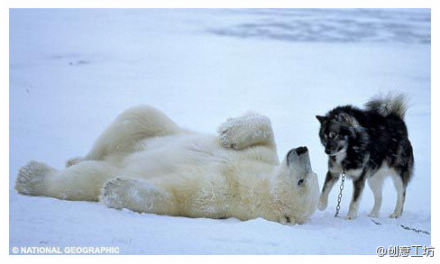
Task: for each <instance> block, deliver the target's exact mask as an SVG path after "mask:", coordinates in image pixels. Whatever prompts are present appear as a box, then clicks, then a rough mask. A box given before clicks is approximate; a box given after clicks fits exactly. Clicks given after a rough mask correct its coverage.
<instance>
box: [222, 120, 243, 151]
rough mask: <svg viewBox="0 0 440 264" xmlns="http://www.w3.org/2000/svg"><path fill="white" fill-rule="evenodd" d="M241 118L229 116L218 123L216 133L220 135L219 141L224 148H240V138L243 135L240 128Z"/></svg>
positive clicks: (241, 124)
mask: <svg viewBox="0 0 440 264" xmlns="http://www.w3.org/2000/svg"><path fill="white" fill-rule="evenodd" d="M244 122H245V121H244V120H243V118H229V119H228V120H226V122H224V123H223V124H221V125H220V127H219V128H218V130H217V131H218V133H219V135H220V143H221V145H222V146H223V147H225V148H231V149H241V148H242V146H241V143H242V142H240V139H241V137H242V136H243V135H242V132H243V131H242V130H243V125H244Z"/></svg>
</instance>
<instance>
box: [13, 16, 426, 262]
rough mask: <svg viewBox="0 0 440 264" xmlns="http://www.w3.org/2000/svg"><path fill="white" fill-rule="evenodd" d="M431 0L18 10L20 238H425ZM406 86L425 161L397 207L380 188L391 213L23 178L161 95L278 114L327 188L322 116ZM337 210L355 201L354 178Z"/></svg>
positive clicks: (231, 247) (324, 241) (266, 246)
mask: <svg viewBox="0 0 440 264" xmlns="http://www.w3.org/2000/svg"><path fill="white" fill-rule="evenodd" d="M430 55H431V54H430V11H429V10H421V9H419V10H414V9H413V10H403V9H401V10H269V9H259V10H240V9H237V10H204V9H201V10H191V9H190V10H170V9H162V10H129V9H122V10H99V9H98V10H75V9H73V10H62V9H59V10H56V9H54V10H44V9H42V10H26V9H24V10H11V11H10V177H9V179H10V185H9V186H10V247H11V248H12V247H14V246H119V247H120V252H121V253H123V254H375V252H376V248H377V247H378V246H385V247H388V246H390V245H401V246H404V245H407V246H410V245H430V243H431V237H430V235H426V234H423V233H416V232H413V231H410V230H404V229H403V228H402V227H401V226H400V225H401V224H402V225H406V226H410V227H413V228H417V229H423V230H426V231H430V229H431V220H430V219H431V210H430V208H431V201H430V195H431V187H430V178H431V170H430V166H431V156H430V152H431V147H430V144H431V140H430V137H431V135H430V128H431V124H430V118H431V111H430V107H431V103H430ZM388 91H402V92H405V93H406V94H407V95H408V97H409V98H410V108H409V110H408V113H407V117H406V121H407V125H408V128H409V134H410V140H411V141H412V144H413V147H414V152H415V159H416V162H415V165H416V170H415V175H414V179H413V181H412V182H411V183H410V185H409V188H408V193H407V202H406V208H405V211H404V214H403V216H402V218H400V219H397V220H396V219H389V218H388V215H389V214H390V213H391V212H392V210H393V208H394V203H395V199H396V197H395V196H396V195H395V191H394V188H393V186H392V183H391V181H387V182H386V184H385V188H384V190H385V191H384V204H383V207H382V210H381V212H382V213H381V216H380V218H378V219H375V221H376V222H377V223H380V224H377V223H374V222H373V221H372V220H371V219H370V218H368V217H367V214H368V212H369V210H370V209H371V207H372V205H373V197H372V194H371V191H370V190H369V187H368V186H367V187H366V189H365V192H364V195H363V198H362V202H361V208H360V217H359V218H358V219H356V220H354V221H347V220H345V219H343V217H341V218H334V217H333V214H334V206H335V205H336V196H337V188H335V189H334V190H333V192H332V193H331V195H330V198H329V207H328V208H327V210H326V211H324V212H320V211H317V212H316V213H315V214H314V215H313V216H312V218H311V219H310V221H309V222H307V223H305V224H303V225H295V226H285V225H281V224H278V223H274V222H269V221H266V220H264V219H255V220H250V221H246V222H242V221H239V220H237V219H225V220H215V219H191V218H184V217H168V216H157V215H150V214H138V213H134V212H131V211H128V210H122V211H118V210H113V209H109V208H106V207H104V206H103V205H101V204H99V203H90V202H69V201H61V200H56V199H52V198H43V197H28V196H23V195H19V194H17V193H16V191H15V190H14V188H13V186H14V182H15V178H16V175H17V172H18V169H19V168H20V166H23V165H24V164H26V162H27V161H29V160H39V161H44V162H47V163H49V164H51V165H52V166H54V167H57V168H62V167H63V166H64V162H65V160H67V159H68V158H70V157H72V156H78V155H83V154H85V153H86V152H87V151H88V149H89V148H90V147H91V144H92V143H93V141H94V139H95V138H96V137H97V135H98V134H99V133H100V132H101V131H102V130H103V128H104V127H105V126H106V125H107V124H108V123H109V122H110V121H111V120H112V119H113V118H114V117H115V116H116V115H117V114H118V113H119V112H121V111H122V110H123V109H125V108H127V107H129V106H132V105H136V104H150V105H153V106H155V107H157V108H159V109H161V110H163V111H164V112H165V113H167V114H168V115H169V116H170V117H171V118H172V119H174V120H175V121H176V122H177V123H179V124H181V125H182V126H184V127H188V128H191V129H194V130H198V131H201V132H211V133H215V130H216V128H217V126H218V125H219V124H220V123H221V122H222V121H223V120H224V119H225V118H227V117H231V116H236V115H239V114H242V113H244V112H246V111H248V110H254V111H258V112H261V113H264V114H266V115H268V116H269V117H270V118H271V120H272V123H273V127H274V130H275V134H276V141H277V143H278V153H279V155H280V156H281V157H282V156H284V155H285V154H286V152H287V151H288V150H289V149H290V148H292V147H296V146H300V145H307V146H308V147H309V150H310V152H311V160H312V167H313V169H314V171H315V172H317V173H318V174H319V182H320V185H321V186H322V183H323V181H324V176H325V173H326V167H327V160H326V156H325V154H324V151H323V147H322V146H321V145H320V141H319V138H318V129H319V123H318V121H317V120H316V119H315V115H316V114H324V113H325V112H326V111H328V110H329V109H331V108H332V107H334V106H336V105H341V104H354V105H357V106H362V104H363V103H365V102H366V100H367V99H368V98H370V97H371V96H373V95H376V94H378V93H387V92H388ZM345 187H346V188H345V190H344V196H343V201H342V209H341V215H342V216H344V215H345V214H346V212H347V210H348V203H349V201H350V196H351V191H352V188H351V183H350V182H347V184H346V186H345Z"/></svg>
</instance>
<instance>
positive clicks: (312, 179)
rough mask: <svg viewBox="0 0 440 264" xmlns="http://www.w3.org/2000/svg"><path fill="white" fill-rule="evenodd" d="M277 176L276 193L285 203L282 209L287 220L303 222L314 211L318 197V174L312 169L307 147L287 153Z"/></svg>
mask: <svg viewBox="0 0 440 264" xmlns="http://www.w3.org/2000/svg"><path fill="white" fill-rule="evenodd" d="M277 178H278V181H277V193H278V194H279V195H280V197H279V199H280V200H281V201H282V203H283V204H284V205H285V206H284V208H283V209H282V210H283V211H284V212H283V213H284V214H285V215H286V218H287V222H289V221H292V222H293V221H295V222H296V223H303V222H304V221H305V220H307V218H308V217H309V216H310V215H312V214H313V213H314V212H315V210H316V208H317V205H318V199H319V185H318V176H317V175H316V173H314V172H313V171H312V167H311V164H310V157H309V152H308V149H307V147H298V148H294V149H291V150H290V151H289V152H288V153H287V155H286V157H285V159H284V161H283V162H282V163H281V165H280V170H279V174H278V177H277ZM291 218H293V219H291Z"/></svg>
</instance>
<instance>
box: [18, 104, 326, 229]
mask: <svg viewBox="0 0 440 264" xmlns="http://www.w3.org/2000/svg"><path fill="white" fill-rule="evenodd" d="M218 132H219V135H217V136H214V135H204V134H200V133H195V132H191V131H188V130H185V129H182V128H180V127H179V126H177V125H176V124H175V123H174V122H173V121H171V120H170V119H169V118H168V117H167V116H165V115H164V114H163V113H161V112H160V111H158V110H156V109H154V108H152V107H149V106H138V107H134V108H131V109H128V110H127V111H125V112H123V113H122V114H120V115H119V116H118V117H117V119H116V120H115V121H114V122H113V123H112V124H111V125H110V126H109V127H108V128H107V129H106V130H105V131H104V133H103V134H102V135H101V136H100V137H99V138H98V139H97V141H96V142H95V144H94V146H93V148H92V150H91V151H90V152H89V153H88V154H87V155H86V156H85V157H83V158H75V159H71V160H69V161H68V162H67V163H66V166H67V167H66V168H65V169H64V170H55V169H53V168H51V167H49V166H48V165H46V164H44V163H40V162H35V161H31V162H29V163H28V164H27V165H26V166H24V167H22V168H21V169H20V171H19V174H18V177H17V181H16V189H17V191H18V192H20V193H23V194H28V195H42V196H50V197H56V198H59V199H65V200H86V201H98V200H99V201H101V202H103V203H104V204H105V205H107V206H108V207H113V208H129V209H131V210H134V211H138V212H147V213H155V214H166V215H180V216H189V217H210V218H225V217H237V218H239V219H242V220H247V219H252V218H256V217H263V218H265V219H268V220H271V221H277V222H281V223H303V222H304V221H305V220H306V219H307V218H308V217H309V216H310V215H311V214H312V213H313V212H314V211H315V209H316V207H317V201H318V197H319V187H318V181H317V176H316V174H315V173H313V171H312V170H311V167H310V160H309V155H308V152H307V148H305V147H300V148H297V149H292V150H291V151H289V153H288V154H287V155H286V158H285V159H284V160H283V161H282V162H281V163H280V162H279V161H278V157H277V154H276V147H275V142H274V138H273V131H272V128H271V124H270V120H269V119H268V118H267V117H264V116H261V115H258V114H254V113H250V114H247V115H244V116H241V117H238V118H232V119H228V120H227V121H226V122H225V123H224V124H222V125H221V126H220V127H219V129H218Z"/></svg>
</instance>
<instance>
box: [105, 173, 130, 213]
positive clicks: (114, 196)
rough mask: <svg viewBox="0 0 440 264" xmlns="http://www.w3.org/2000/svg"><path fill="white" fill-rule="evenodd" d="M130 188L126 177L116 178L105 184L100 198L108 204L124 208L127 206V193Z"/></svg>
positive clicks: (112, 206)
mask: <svg viewBox="0 0 440 264" xmlns="http://www.w3.org/2000/svg"><path fill="white" fill-rule="evenodd" d="M129 188H130V186H129V184H127V180H126V179H122V178H114V179H111V180H109V181H108V182H106V183H105V184H104V187H103V188H102V191H101V197H100V200H101V201H102V202H103V203H104V204H105V205H106V206H107V207H111V208H116V209H122V208H124V206H125V202H124V201H125V200H126V197H125V196H126V194H127V192H128V189H129Z"/></svg>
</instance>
